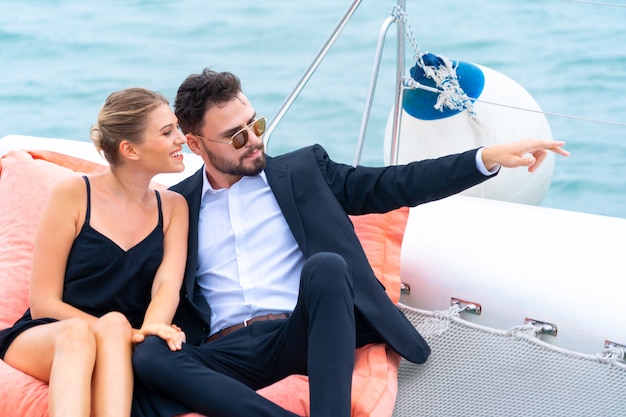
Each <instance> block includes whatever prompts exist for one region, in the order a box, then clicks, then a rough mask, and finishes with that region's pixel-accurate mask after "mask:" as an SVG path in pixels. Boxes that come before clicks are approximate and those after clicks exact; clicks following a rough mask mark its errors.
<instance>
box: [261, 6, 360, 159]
mask: <svg viewBox="0 0 626 417" xmlns="http://www.w3.org/2000/svg"><path fill="white" fill-rule="evenodd" d="M361 2H362V0H354V2H352V4H351V5H350V7H348V10H346V12H345V13H344V15H343V17H342V18H341V20H339V23H338V24H337V26H336V27H335V29H334V30H333V32H332V33H331V35H330V37H329V38H328V39H327V40H326V42H325V43H324V45H323V46H322V49H321V50H320V51H319V52H318V53H317V56H316V57H315V60H314V61H313V62H312V63H311V65H310V66H309V68H308V69H307V70H306V72H305V73H304V75H303V76H302V78H301V79H300V81H299V82H298V84H297V86H296V88H295V89H294V90H293V91H292V92H291V94H290V95H289V96H288V97H287V99H286V100H285V101H284V102H283V104H282V105H281V107H280V109H279V110H278V112H277V113H276V115H275V116H274V117H273V118H272V120H271V121H270V123H269V125H268V127H267V131H266V133H265V136H264V139H263V141H264V143H265V147H266V149H267V145H268V143H269V140H270V137H271V136H272V133H273V132H274V130H275V129H276V126H277V125H278V123H279V122H280V121H281V120H282V118H283V117H284V116H285V114H286V113H287V110H289V108H290V107H291V105H292V104H293V102H294V101H295V99H296V97H298V95H299V94H300V92H301V91H302V89H303V88H304V86H305V85H306V83H307V82H308V81H309V79H310V78H311V76H312V75H313V73H314V72H315V70H316V69H317V67H318V66H319V64H320V63H321V62H322V60H323V59H324V57H325V56H326V55H327V54H328V51H329V50H330V48H331V47H332V46H333V44H334V43H335V41H336V40H337V38H338V37H339V34H340V33H341V31H342V30H343V29H344V27H345V26H346V25H347V24H348V21H349V20H350V18H351V17H352V15H353V14H354V12H355V11H356V9H357V8H358V7H359V5H360V4H361Z"/></svg>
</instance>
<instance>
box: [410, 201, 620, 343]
mask: <svg viewBox="0 0 626 417" xmlns="http://www.w3.org/2000/svg"><path fill="white" fill-rule="evenodd" d="M624 236H626V219H619V218H611V217H605V216H598V215H590V214H582V213H575V212H569V211H563V210H556V209H549V208H544V207H536V206H527V205H522V204H516V203H508V202H502V201H495V200H487V199H479V198H475V197H467V196H454V197H451V198H448V199H445V200H441V201H438V202H433V203H428V204H424V205H421V206H418V207H416V208H413V209H411V212H410V216H409V221H408V224H407V229H406V232H405V237H404V241H403V245H402V281H403V282H405V283H407V284H409V285H410V287H411V292H410V294H409V295H407V296H403V298H402V300H401V301H402V302H404V303H406V304H409V305H411V306H414V307H418V308H422V309H427V310H446V309H447V308H449V307H450V305H451V298H452V297H454V298H458V299H461V300H465V301H470V302H473V303H478V304H480V305H481V306H482V314H481V315H473V314H470V313H465V312H464V313H461V315H462V317H463V318H464V319H467V320H469V321H473V322H476V323H480V324H483V325H486V326H490V327H494V328H499V329H510V328H512V327H514V326H518V325H522V324H524V322H525V319H526V318H530V319H533V320H538V321H542V322H548V323H552V324H554V325H556V328H557V335H556V337H554V336H548V335H544V336H542V340H544V341H545V342H548V343H552V344H554V345H557V346H561V347H564V348H567V349H571V350H575V351H578V352H584V353H599V352H601V351H602V349H603V348H604V344H605V341H606V340H609V341H612V342H616V343H620V344H626V326H625V325H624V323H623V305H624V296H625V294H626V272H625V268H624V259H625V256H626V251H625V250H624V249H625V246H626V245H625V244H624V238H623V237H624Z"/></svg>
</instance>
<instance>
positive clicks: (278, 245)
mask: <svg viewBox="0 0 626 417" xmlns="http://www.w3.org/2000/svg"><path fill="white" fill-rule="evenodd" d="M203 181H204V183H203V186H202V201H201V203H200V218H199V222H198V251H199V252H198V269H197V271H196V277H197V282H198V285H199V286H200V288H201V290H202V293H203V295H204V296H205V297H206V300H207V302H208V303H209V305H210V306H211V333H212V334H213V333H215V332H217V331H219V330H221V329H223V328H226V327H228V326H231V325H233V324H237V323H242V322H243V321H245V320H247V319H249V318H251V317H255V316H259V315H264V314H268V313H281V312H291V311H293V309H294V307H295V305H296V300H297V297H298V289H299V284H300V272H301V270H302V266H303V264H304V255H303V254H302V251H301V250H300V247H299V246H298V244H297V243H296V240H295V238H294V237H293V234H292V233H291V230H290V229H289V226H288V225H287V222H286V221H285V218H284V216H283V214H282V212H281V210H280V208H279V206H278V203H277V201H276V198H275V197H274V194H273V193H272V190H271V189H270V187H269V185H268V183H267V179H266V177H265V173H264V172H262V173H261V174H260V175H257V176H254V177H243V178H242V179H241V180H240V181H239V182H237V183H235V184H234V185H233V186H231V187H230V188H223V189H219V190H214V189H213V188H212V187H211V184H210V183H209V181H208V180H207V178H206V175H204V180H203Z"/></svg>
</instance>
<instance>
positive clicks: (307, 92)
mask: <svg viewBox="0 0 626 417" xmlns="http://www.w3.org/2000/svg"><path fill="white" fill-rule="evenodd" d="M610 1H611V2H612V4H608V3H600V2H593V1H571V0H524V1H519V0H474V1H471V2H470V1H460V0H457V1H453V0H430V1H413V0H407V5H406V10H407V13H408V19H409V24H410V26H411V27H412V29H413V31H414V34H415V39H416V41H417V44H418V46H419V48H420V50H423V51H430V52H433V53H436V54H439V55H444V56H446V57H448V58H450V59H453V60H461V61H467V62H473V63H478V64H481V65H484V66H487V67H490V68H492V69H495V70H497V71H500V72H502V73H504V74H505V75H507V76H509V77H510V78H512V79H513V80H515V81H517V82H518V83H519V84H521V85H522V86H524V87H525V88H526V89H527V90H528V91H529V92H530V93H531V94H532V96H533V97H534V98H535V100H537V102H538V103H539V105H540V106H541V108H542V109H543V110H544V111H546V112H548V113H550V115H548V116H547V117H548V121H549V123H550V126H551V129H552V133H553V137H554V138H556V139H562V140H565V141H567V149H568V150H570V151H571V152H572V156H571V157H569V158H562V157H557V158H556V165H555V171H554V177H553V183H552V186H551V188H550V190H549V192H548V194H547V196H546V198H545V200H544V201H543V203H542V205H544V206H546V207H553V208H559V209H568V210H577V211H582V212H587V213H593V214H600V215H610V216H617V217H623V218H626V127H625V126H624V124H625V123H626V98H625V97H626V1H624V0H610ZM351 4H353V2H351V1H346V0H316V1H303V0H291V1H280V2H278V1H266V2H252V1H249V0H223V1H215V0H212V1H211V0H209V1H207V0H176V1H173V0H172V1H165V0H106V1H105V0H94V1H90V2H84V1H79V0H66V1H62V0H29V1H23V0H2V1H1V2H0V137H3V136H5V135H8V134H23V135H35V136H46V137H60V138H69V139H75V140H83V141H87V140H88V132H89V127H90V126H91V124H92V123H93V122H94V120H95V117H96V114H97V112H98V109H99V108H100V106H101V105H102V103H103V101H104V99H105V98H106V96H107V95H108V94H109V93H110V92H112V91H114V90H118V89H121V88H126V87H131V86H141V87H146V88H150V89H154V90H158V91H160V92H162V93H163V94H165V95H166V97H168V99H170V101H172V102H173V99H174V96H175V93H176V89H177V87H178V85H179V84H180V82H181V81H182V80H183V79H184V78H185V77H186V76H187V75H189V74H191V73H195V72H199V71H201V70H202V69H203V68H204V67H211V68H213V69H215V70H218V71H232V72H234V73H236V74H237V75H239V76H240V78H241V79H242V82H243V87H244V91H245V92H246V94H247V95H248V96H249V98H250V99H251V101H252V103H253V105H254V106H255V108H256V110H257V112H258V113H259V114H263V115H266V116H267V117H268V118H272V117H273V116H274V115H275V114H276V112H277V111H278V109H279V108H280V106H281V104H282V103H283V101H284V100H285V98H286V97H287V95H288V94H289V93H290V92H291V90H292V89H293V88H294V86H295V85H296V84H297V82H298V81H299V79H300V78H301V77H302V75H303V74H304V72H305V70H306V69H307V68H308V66H309V65H310V63H311V62H312V60H313V59H314V57H315V56H316V54H317V52H318V51H319V50H320V48H321V47H322V45H323V44H324V42H325V41H326V39H327V37H328V36H329V35H330V33H331V32H332V31H333V29H334V28H335V27H336V25H337V23H338V22H339V21H340V18H341V17H342V16H343V15H344V13H345V12H346V10H348V8H349V6H350V5H351ZM394 5H395V2H394V1H392V0H364V1H363V2H362V3H361V5H360V6H359V8H358V9H357V11H356V12H355V13H354V15H353V17H352V19H351V21H350V23H349V24H348V25H347V26H346V28H345V30H344V31H343V32H342V33H341V35H340V36H339V38H338V39H337V42H336V44H335V45H334V46H333V47H332V48H331V50H330V53H329V55H328V57H327V58H326V60H324V61H323V62H322V64H321V65H320V67H319V69H318V70H317V71H316V73H315V75H314V76H313V78H312V79H311V81H310V82H309V83H308V85H307V86H306V88H305V89H304V90H303V92H302V93H301V94H300V96H299V97H298V99H297V100H296V102H295V104H294V105H293V106H292V108H291V109H290V110H289V112H288V113H287V114H286V115H285V118H284V119H283V121H282V122H281V123H280V124H279V125H278V128H277V129H276V131H275V132H274V134H273V135H272V137H271V141H270V143H269V147H268V151H269V153H270V154H278V153H281V152H285V151H289V150H291V149H294V148H297V147H300V146H304V145H308V144H311V143H321V144H322V145H324V146H325V147H326V148H327V150H328V151H329V153H330V154H331V156H332V158H333V159H335V160H338V161H341V162H346V163H352V161H353V158H354V152H355V149H356V138H357V136H358V131H359V126H360V123H361V116H362V112H363V109H364V107H365V99H366V95H367V86H368V84H369V82H370V74H371V70H372V62H373V58H374V53H375V48H376V41H377V37H378V34H379V31H380V27H381V25H382V23H383V21H384V20H385V19H386V18H387V17H388V16H389V13H390V12H391V10H392V7H393V6H394ZM394 28H395V27H394ZM394 28H392V29H391V30H390V31H389V33H388V36H387V41H386V42H385V49H384V54H383V57H382V64H381V79H380V80H379V82H378V88H377V90H376V95H375V99H374V103H373V108H372V118H371V122H370V125H369V127H368V130H367V136H366V142H365V148H364V151H363V156H362V158H361V163H363V164H367V165H381V164H383V136H384V131H385V124H386V121H387V118H388V116H389V112H390V110H391V106H392V102H393V94H394V85H393V81H394V55H395V45H396V38H395V29H394ZM407 56H411V55H410V51H409V54H408V55H407ZM410 65H412V63H411V62H408V63H407V68H408V66H410ZM607 122H612V123H607Z"/></svg>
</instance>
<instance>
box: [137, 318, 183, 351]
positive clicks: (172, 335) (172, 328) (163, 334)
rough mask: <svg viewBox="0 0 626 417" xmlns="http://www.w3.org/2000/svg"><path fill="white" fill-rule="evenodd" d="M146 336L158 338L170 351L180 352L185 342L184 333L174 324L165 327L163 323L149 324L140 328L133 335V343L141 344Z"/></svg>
mask: <svg viewBox="0 0 626 417" xmlns="http://www.w3.org/2000/svg"><path fill="white" fill-rule="evenodd" d="M146 336H159V337H160V338H161V339H163V340H165V341H166V342H167V346H169V348H170V350H171V351H176V350H181V349H182V347H183V343H184V342H186V336H185V332H183V330H182V329H181V328H180V327H178V326H177V325H175V324H172V325H169V326H168V325H167V324H163V323H150V324H147V325H145V326H142V327H141V329H139V330H137V331H136V332H135V333H134V334H133V339H132V341H133V343H134V344H137V343H141V342H143V341H144V340H145V338H146Z"/></svg>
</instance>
